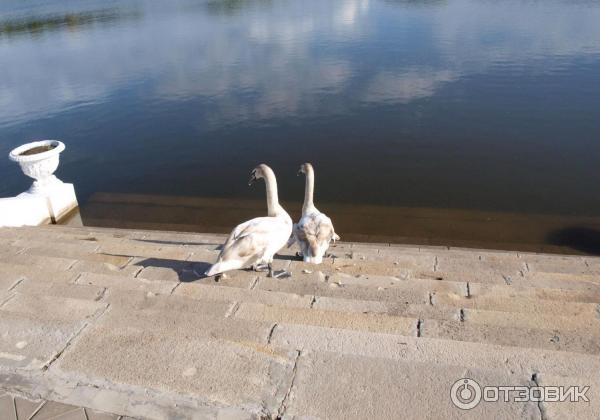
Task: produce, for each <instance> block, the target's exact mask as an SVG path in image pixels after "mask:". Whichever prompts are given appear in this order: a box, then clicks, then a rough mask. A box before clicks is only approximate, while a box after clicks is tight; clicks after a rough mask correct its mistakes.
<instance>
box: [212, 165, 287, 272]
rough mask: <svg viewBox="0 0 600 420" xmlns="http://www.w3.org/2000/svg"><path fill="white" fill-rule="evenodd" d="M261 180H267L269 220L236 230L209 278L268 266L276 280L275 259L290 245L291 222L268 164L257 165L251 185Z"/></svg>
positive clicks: (258, 219)
mask: <svg viewBox="0 0 600 420" xmlns="http://www.w3.org/2000/svg"><path fill="white" fill-rule="evenodd" d="M259 178H264V180H265V184H266V187H267V208H268V216H267V217H257V218H255V219H252V220H248V221H247V222H244V223H242V224H240V225H238V226H236V227H235V229H233V231H232V232H231V234H230V235H229V238H227V241H226V242H225V244H224V245H223V249H222V250H221V253H220V254H219V257H218V258H217V262H216V263H215V264H213V265H212V266H211V267H210V268H209V269H208V270H207V271H206V273H205V275H206V276H214V275H219V274H221V273H223V272H225V271H229V270H237V269H240V268H245V267H249V266H253V267H254V269H255V270H257V271H258V270H259V268H260V267H261V266H262V267H264V266H265V265H267V267H268V270H269V276H273V266H272V263H273V255H275V253H276V252H277V251H279V250H280V249H281V248H283V247H284V246H285V244H286V243H287V241H288V239H289V237H290V235H291V233H292V219H291V217H290V216H289V214H287V212H286V211H285V210H284V209H283V207H281V206H280V205H279V200H278V197H277V180H276V179H275V174H274V173H273V170H272V169H271V168H269V167H268V166H267V165H265V164H261V165H258V166H257V167H256V168H254V170H253V171H252V176H251V178H250V181H249V182H248V185H251V184H252V183H253V182H254V181H255V180H257V179H259ZM215 280H218V277H216V278H215Z"/></svg>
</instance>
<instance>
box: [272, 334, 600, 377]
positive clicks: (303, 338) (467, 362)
mask: <svg viewBox="0 0 600 420" xmlns="http://www.w3.org/2000/svg"><path fill="white" fill-rule="evenodd" d="M270 342H271V345H273V346H275V347H281V348H292V349H297V350H302V351H307V352H308V351H310V352H313V353H319V352H331V353H340V354H349V355H359V356H368V357H378V358H387V359H398V360H404V361H407V362H412V361H415V362H423V363H429V364H432V365H433V364H442V365H450V366H458V367H463V368H470V367H473V366H477V367H478V368H481V369H488V370H501V371H507V372H511V373H513V372H514V373H522V374H524V375H527V374H529V375H531V373H532V372H546V373H551V374H553V375H557V376H574V377H582V378H595V377H596V376H597V375H596V372H597V371H598V369H600V358H598V357H597V356H596V355H589V354H583V353H572V352H562V351H553V350H546V349H536V348H520V347H512V346H500V345H495V344H484V343H473V342H466V341H453V340H443V339H434V338H426V337H414V336H400V335H393V334H383V333H372V332H365V331H354V330H345V329H335V328H323V327H316V326H308V325H294V324H281V323H280V324H277V326H276V327H275V329H274V330H273V333H272V335H271V340H270Z"/></svg>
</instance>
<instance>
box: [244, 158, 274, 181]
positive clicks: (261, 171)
mask: <svg viewBox="0 0 600 420" xmlns="http://www.w3.org/2000/svg"><path fill="white" fill-rule="evenodd" d="M269 172H273V171H272V170H271V168H269V167H268V166H267V165H265V164H264V163H261V164H260V165H258V166H257V167H256V168H254V169H252V172H250V181H248V185H252V184H253V183H254V181H256V180H257V179H260V178H265V177H266V176H267V173H269Z"/></svg>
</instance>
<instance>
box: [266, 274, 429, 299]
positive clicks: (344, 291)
mask: <svg viewBox="0 0 600 420" xmlns="http://www.w3.org/2000/svg"><path fill="white" fill-rule="evenodd" d="M313 269H314V268H313ZM256 288H258V289H262V290H270V291H279V292H285V293H294V294H299V295H315V296H327V297H335V298H343V299H359V300H373V301H394V302H404V303H406V304H409V303H414V304H426V303H429V293H428V292H427V291H424V290H405V289H401V288H393V287H389V288H386V287H363V286H355V285H349V284H346V285H344V284H343V283H342V284H340V283H338V282H329V281H328V277H327V276H325V275H324V274H323V273H322V272H321V271H314V272H311V273H310V274H304V273H303V274H299V275H297V276H294V279H293V280H288V281H283V280H280V279H273V278H267V277H260V278H259V280H258V282H257V283H256Z"/></svg>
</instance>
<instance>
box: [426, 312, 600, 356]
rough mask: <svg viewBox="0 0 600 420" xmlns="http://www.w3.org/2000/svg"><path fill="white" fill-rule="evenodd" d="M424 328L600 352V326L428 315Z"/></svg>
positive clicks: (480, 339)
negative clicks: (544, 325)
mask: <svg viewBox="0 0 600 420" xmlns="http://www.w3.org/2000/svg"><path fill="white" fill-rule="evenodd" d="M420 331H421V337H431V338H443V339H448V340H458V341H473V342H476V343H490V344H499V345H504V346H518V347H537V348H543V349H550V350H565V351H574V352H579V353H589V354H596V355H598V354H600V333H599V332H600V330H596V331H586V330H584V329H581V330H573V329H570V330H562V331H561V330H559V329H556V328H552V327H549V326H548V327H547V328H546V329H535V328H526V327H522V326H520V325H514V326H512V327H507V326H498V325H482V324H472V323H469V322H460V321H453V320H437V319H427V320H424V321H423V322H422V323H421V325H420Z"/></svg>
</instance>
